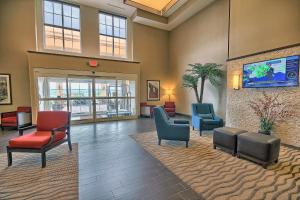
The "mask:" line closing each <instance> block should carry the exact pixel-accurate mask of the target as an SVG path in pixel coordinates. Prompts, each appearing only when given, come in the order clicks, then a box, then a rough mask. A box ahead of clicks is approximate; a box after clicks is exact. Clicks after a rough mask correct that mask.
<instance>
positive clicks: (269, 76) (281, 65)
mask: <svg viewBox="0 0 300 200" xmlns="http://www.w3.org/2000/svg"><path fill="white" fill-rule="evenodd" d="M299 57H300V56H289V57H284V58H277V59H273V60H267V61H261V62H256V63H249V64H244V67H243V88H265V87H288V86H298V85H299Z"/></svg>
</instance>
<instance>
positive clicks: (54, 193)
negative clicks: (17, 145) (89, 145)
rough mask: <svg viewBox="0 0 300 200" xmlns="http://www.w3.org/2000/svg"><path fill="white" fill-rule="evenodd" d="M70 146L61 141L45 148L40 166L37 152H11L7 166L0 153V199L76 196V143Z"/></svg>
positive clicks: (70, 197)
mask: <svg viewBox="0 0 300 200" xmlns="http://www.w3.org/2000/svg"><path fill="white" fill-rule="evenodd" d="M72 146H73V151H72V152H69V149H68V146H67V145H65V144H63V145H60V146H58V147H56V148H54V149H52V150H50V151H48V152H47V153H46V156H47V166H46V168H43V169H42V168H41V155H40V154H28V153H13V163H12V166H11V167H7V157H6V154H4V153H1V154H0V199H14V200H17V199H55V200H57V199H63V200H65V199H72V200H73V199H78V145H77V144H72Z"/></svg>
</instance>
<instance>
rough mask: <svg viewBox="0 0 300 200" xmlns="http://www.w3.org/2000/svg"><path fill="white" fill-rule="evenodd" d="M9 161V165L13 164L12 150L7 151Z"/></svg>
mask: <svg viewBox="0 0 300 200" xmlns="http://www.w3.org/2000/svg"><path fill="white" fill-rule="evenodd" d="M7 161H8V166H11V165H12V153H11V152H10V151H7Z"/></svg>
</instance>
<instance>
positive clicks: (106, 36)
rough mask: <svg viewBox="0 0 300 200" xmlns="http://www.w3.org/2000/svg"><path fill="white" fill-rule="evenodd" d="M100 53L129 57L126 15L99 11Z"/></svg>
mask: <svg viewBox="0 0 300 200" xmlns="http://www.w3.org/2000/svg"><path fill="white" fill-rule="evenodd" d="M99 34H100V35H99V43H100V55H102V56H114V57H121V58H126V57H127V51H126V48H127V47H126V45H127V22H126V18H125V17H120V16H116V15H112V14H107V13H103V12H101V13H99Z"/></svg>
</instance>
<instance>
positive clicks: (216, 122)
mask: <svg viewBox="0 0 300 200" xmlns="http://www.w3.org/2000/svg"><path fill="white" fill-rule="evenodd" d="M192 126H193V130H194V129H198V130H199V133H200V136H201V135H202V131H203V130H213V129H215V128H219V127H223V126H224V122H223V119H222V118H220V117H218V116H216V115H215V111H214V107H213V104H211V103H202V104H200V103H194V104H192Z"/></svg>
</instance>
